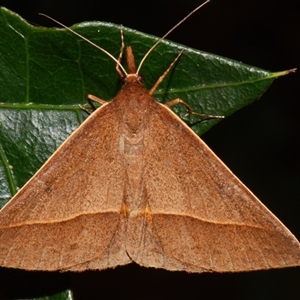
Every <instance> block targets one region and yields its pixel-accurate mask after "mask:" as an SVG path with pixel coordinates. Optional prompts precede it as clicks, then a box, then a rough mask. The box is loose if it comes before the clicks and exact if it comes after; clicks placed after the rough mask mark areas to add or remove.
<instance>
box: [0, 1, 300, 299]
mask: <svg viewBox="0 0 300 300" xmlns="http://www.w3.org/2000/svg"><path fill="white" fill-rule="evenodd" d="M200 3H201V1H198V0H197V1H196V0H185V1H182V0H181V1H179V0H172V1H166V0H159V1H157V0H151V1H131V0H127V1H114V0H109V1H99V0H98V1H96V0H84V1H79V0H78V1H56V0H48V1H33V0H32V1H24V0H23V1H14V0H7V1H3V0H0V5H1V6H5V7H7V8H9V9H11V10H13V11H15V12H17V13H18V14H20V15H21V16H22V17H23V18H25V19H26V20H28V21H29V22H31V23H33V24H37V25H43V26H54V25H53V23H51V22H50V21H49V20H47V19H45V18H42V17H40V16H38V13H39V12H43V13H45V14H48V15H50V16H52V17H53V18H56V19H57V20H59V21H60V22H63V23H64V24H66V25H68V26H69V25H72V24H74V23H78V22H81V21H91V20H99V21H108V22H113V23H117V24H123V25H124V26H126V27H131V28H134V29H137V30H139V31H143V32H146V33H150V34H153V35H156V36H162V35H163V34H164V33H166V32H167V31H168V30H169V29H170V28H171V27H172V26H173V25H174V24H175V23H176V22H177V21H179V20H180V19H181V18H183V17H184V16H185V15H186V14H187V13H188V12H190V11H191V10H192V9H193V8H195V7H196V6H197V5H198V4H200ZM0 38H1V37H0ZM168 38H169V39H171V40H173V41H175V42H178V43H182V44H185V45H187V46H189V47H193V48H196V49H200V50H204V51H207V52H211V53H215V54H218V55H222V56H226V57H229V58H232V59H235V60H238V61H242V62H244V63H246V64H250V65H254V66H257V67H261V68H264V69H267V70H271V71H282V70H285V69H290V68H295V67H300V1H299V0H288V1H287V0H244V1H240V0H213V1H212V2H211V3H210V4H208V5H207V6H206V7H204V8H203V9H202V10H201V11H200V12H198V13H196V14H195V15H193V16H192V17H191V18H190V19H189V20H188V21H186V22H185V23H184V24H183V25H181V27H180V28H178V29H176V31H174V32H173V33H172V34H171V35H170V36H169V37H168ZM299 87H300V78H299V73H298V74H297V73H296V74H291V75H288V76H285V77H283V78H280V79H277V80H276V81H275V82H274V83H273V85H272V86H271V88H270V89H269V90H268V91H267V92H266V93H265V94H264V95H263V97H262V98H261V99H260V100H258V101H256V102H254V103H253V104H252V105H250V106H248V107H246V108H244V109H242V110H240V111H239V112H238V113H236V114H235V115H233V116H231V117H230V118H227V119H226V120H224V121H222V122H221V123H219V124H218V125H217V126H215V127H214V128H213V129H211V130H210V131H209V132H208V133H206V134H205V135H203V139H204V140H205V141H206V142H207V143H208V145H209V146H210V147H211V148H212V149H213V151H214V152H215V153H216V154H217V155H218V156H219V157H220V158H221V159H222V160H223V161H224V162H225V163H226V165H228V166H229V167H230V169H231V170H232V171H233V172H234V173H235V174H236V175H237V176H238V177H239V178H240V179H241V180H242V181H243V182H244V183H245V184H246V185H247V186H248V187H249V188H250V189H251V190H252V191H253V192H254V193H255V194H256V195H257V196H258V197H259V198H260V199H261V200H262V202H263V203H264V204H265V205H266V206H267V207H268V208H269V209H270V210H271V211H272V212H273V213H274V214H275V215H276V216H278V217H279V219H280V220H281V221H282V222H283V223H284V224H285V225H286V226H287V227H288V228H289V229H290V230H291V231H292V232H293V233H294V234H295V235H296V236H297V237H298V239H300V218H299V217H300V176H299V170H300V158H299V129H300V121H299V120H300V118H299V113H300V90H299ZM0 276H1V277H0V291H2V292H3V293H4V294H6V295H10V297H11V296H14V297H20V298H21V297H23V298H24V297H33V296H42V295H43V294H44V293H49V294H52V293H55V292H57V291H59V290H63V289H64V288H65V287H69V286H70V285H72V289H73V290H74V294H75V299H100V298H104V299H110V298H121V297H122V298H124V299H154V298H155V299H200V298H201V299H220V298H222V299H224V298H228V299H299V295H300V268H289V269H284V270H271V271H258V272H251V273H241V274H187V273H184V272H168V271H165V270H155V269H146V268H142V267H139V266H136V265H133V264H132V265H129V266H126V267H118V268H117V269H115V270H107V271H101V272H84V273H77V274H69V273H67V274H56V273H53V274H52V273H50V274H48V273H43V272H41V273H34V272H23V271H14V270H8V271H7V273H5V274H4V275H0ZM0 299H1V296H0Z"/></svg>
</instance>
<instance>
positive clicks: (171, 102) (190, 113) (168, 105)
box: [165, 98, 224, 119]
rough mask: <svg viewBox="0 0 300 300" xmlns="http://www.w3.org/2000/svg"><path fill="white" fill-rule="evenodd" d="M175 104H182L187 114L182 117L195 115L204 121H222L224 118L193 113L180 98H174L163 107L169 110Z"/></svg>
mask: <svg viewBox="0 0 300 300" xmlns="http://www.w3.org/2000/svg"><path fill="white" fill-rule="evenodd" d="M176 104H182V105H183V106H184V107H185V108H186V110H187V113H186V114H185V115H184V117H185V116H187V115H195V116H199V117H204V118H206V119H224V116H216V115H208V114H200V113H197V112H194V111H192V109H191V107H190V106H189V105H188V104H187V103H186V102H184V101H183V100H182V99H180V98H176V99H174V100H171V101H169V102H167V103H165V105H166V106H167V107H169V108H170V107H171V106H173V105H176Z"/></svg>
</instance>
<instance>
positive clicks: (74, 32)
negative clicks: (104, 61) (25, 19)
mask: <svg viewBox="0 0 300 300" xmlns="http://www.w3.org/2000/svg"><path fill="white" fill-rule="evenodd" d="M39 15H41V16H43V17H46V18H48V19H50V20H51V21H53V22H54V23H56V24H58V25H60V26H62V27H63V28H65V29H67V30H69V31H70V32H72V33H73V34H75V35H77V36H78V37H80V38H81V39H83V40H84V41H86V42H88V43H89V44H91V45H92V46H94V47H96V48H97V49H99V50H101V51H102V52H104V53H105V54H106V55H108V56H109V57H110V58H111V59H112V60H113V61H115V62H116V63H117V65H118V66H119V67H120V69H121V70H122V71H123V72H124V74H125V75H126V76H127V72H126V70H125V69H124V67H123V66H122V65H121V63H120V62H119V61H118V60H117V59H116V58H115V57H114V56H113V55H111V54H110V53H109V52H108V51H106V50H105V49H103V48H102V47H100V46H98V45H97V44H95V43H93V42H92V41H90V40H89V39H87V38H86V37H84V36H82V35H81V34H79V33H77V32H76V31H74V30H73V29H71V28H69V27H67V26H66V25H64V24H62V23H60V22H59V21H57V20H55V19H53V18H51V17H49V16H48V15H45V14H42V13H39Z"/></svg>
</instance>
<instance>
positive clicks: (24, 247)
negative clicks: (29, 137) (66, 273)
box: [0, 103, 130, 270]
mask: <svg viewBox="0 0 300 300" xmlns="http://www.w3.org/2000/svg"><path fill="white" fill-rule="evenodd" d="M112 105H113V103H110V104H108V105H104V106H103V107H101V108H100V109H98V110H97V111H96V112H94V113H93V114H92V115H91V116H90V117H89V118H88V119H87V120H86V121H85V122H84V123H83V125H81V127H79V128H78V129H77V130H76V131H75V132H74V133H73V134H72V135H71V136H70V137H69V138H68V139H67V140H66V141H65V142H64V143H63V144H62V146H61V147H60V148H59V150H57V151H56V152H55V153H54V154H53V155H52V157H51V159H50V160H48V161H47V162H46V163H45V164H44V165H43V167H42V168H41V169H40V170H39V171H38V172H37V174H36V175H35V176H34V177H33V178H32V179H31V180H30V181H29V182H28V183H27V184H26V185H25V186H24V187H23V188H22V189H21V190H20V191H19V193H18V194H17V195H16V196H15V197H14V198H13V199H12V200H11V201H10V202H9V203H8V204H7V205H6V206H5V207H4V208H3V210H2V211H1V213H0V265H1V266H6V267H13V268H22V269H28V270H67V269H68V270H85V269H104V268H108V267H114V266H116V265H121V264H126V263H128V262H130V260H129V258H128V256H127V255H126V253H125V247H124V245H123V240H124V236H123V235H124V232H123V229H124V226H123V220H122V218H121V215H120V210H121V207H122V201H123V189H124V178H125V175H124V174H125V171H124V165H123V160H122V159H121V158H120V155H119V153H118V145H119V131H120V128H119V121H118V115H117V111H116V110H114V109H111V107H110V106H112Z"/></svg>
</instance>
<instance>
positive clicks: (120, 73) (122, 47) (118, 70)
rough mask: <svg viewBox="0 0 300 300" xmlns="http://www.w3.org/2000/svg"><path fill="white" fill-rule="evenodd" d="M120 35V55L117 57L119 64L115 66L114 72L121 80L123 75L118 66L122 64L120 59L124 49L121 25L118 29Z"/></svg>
mask: <svg viewBox="0 0 300 300" xmlns="http://www.w3.org/2000/svg"><path fill="white" fill-rule="evenodd" d="M120 34H121V49H120V54H119V57H118V62H119V64H116V71H117V73H118V74H119V76H120V78H123V77H124V74H123V73H122V71H121V69H120V64H121V62H122V57H123V53H124V47H125V43H124V34H123V26H122V25H121V28H120Z"/></svg>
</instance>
